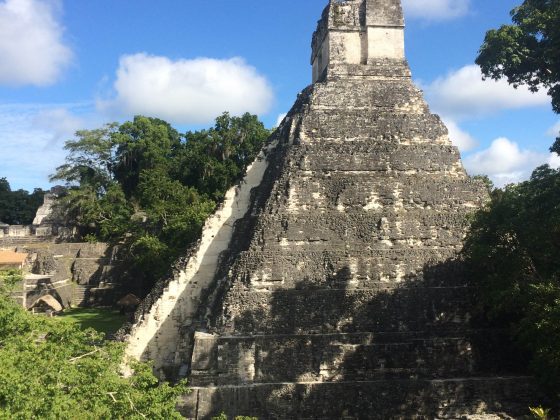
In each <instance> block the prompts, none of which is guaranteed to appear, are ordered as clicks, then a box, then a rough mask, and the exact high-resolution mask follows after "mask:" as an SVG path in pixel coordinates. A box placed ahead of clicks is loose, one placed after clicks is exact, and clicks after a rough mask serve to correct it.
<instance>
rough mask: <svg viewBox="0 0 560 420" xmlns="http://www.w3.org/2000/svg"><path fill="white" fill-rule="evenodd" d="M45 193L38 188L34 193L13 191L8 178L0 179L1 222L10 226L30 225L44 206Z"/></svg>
mask: <svg viewBox="0 0 560 420" xmlns="http://www.w3.org/2000/svg"><path fill="white" fill-rule="evenodd" d="M44 195H45V192H44V191H43V190H42V189H40V188H36V189H35V190H33V192H32V193H29V192H28V191H25V190H17V191H12V189H11V187H10V183H9V182H8V180H7V179H6V178H0V222H4V223H7V224H9V225H30V224H31V223H32V222H33V219H34V218H35V213H37V209H38V208H39V207H40V206H41V205H42V204H43V197H44Z"/></svg>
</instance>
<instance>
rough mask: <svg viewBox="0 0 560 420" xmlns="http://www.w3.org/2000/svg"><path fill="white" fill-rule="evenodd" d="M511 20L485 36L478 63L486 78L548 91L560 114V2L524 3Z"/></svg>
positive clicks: (551, 0)
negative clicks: (501, 79)
mask: <svg viewBox="0 0 560 420" xmlns="http://www.w3.org/2000/svg"><path fill="white" fill-rule="evenodd" d="M511 17H512V23H513V24H511V25H503V26H501V27H500V28H499V29H492V30H490V31H488V32H487V33H486V38H485V40H484V43H483V45H482V47H481V49H480V52H479V56H478V58H477V59H476V63H477V64H478V65H479V66H480V68H481V69H482V73H483V75H485V76H487V77H491V78H493V79H500V78H503V77H505V78H507V80H508V82H509V83H510V84H512V85H514V86H518V85H521V84H525V85H527V86H529V88H530V89H531V90H533V91H537V90H538V89H539V88H541V87H545V88H547V89H548V93H549V95H550V96H551V98H552V106H553V108H554V111H555V112H557V113H560V1H559V0H525V1H524V2H523V3H522V4H521V5H520V6H518V7H516V8H515V9H513V10H512V11H511Z"/></svg>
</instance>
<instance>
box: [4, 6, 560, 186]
mask: <svg viewBox="0 0 560 420" xmlns="http://www.w3.org/2000/svg"><path fill="white" fill-rule="evenodd" d="M520 1H521V0H500V1H498V0H491V1H487V0H486V1H485V0H403V4H404V7H405V14H406V20H407V29H406V50H407V57H408V59H409V62H410V65H411V68H412V72H413V77H414V79H415V81H416V82H417V83H418V84H419V85H420V86H421V87H422V89H424V91H425V93H426V97H427V100H428V102H429V103H430V106H431V108H432V110H434V111H435V112H437V113H439V114H440V115H442V117H443V118H444V120H445V121H446V123H447V124H448V126H449V128H450V132H451V136H452V140H453V141H454V143H455V144H457V145H458V146H459V147H460V149H461V150H462V155H463V161H464V164H465V166H466V167H467V169H468V171H469V172H470V173H472V174H475V173H486V174H488V175H490V176H491V177H492V179H493V180H494V181H495V182H496V183H497V184H498V185H503V184H505V183H507V182H512V181H518V180H521V179H525V178H527V177H528V176H529V175H530V172H531V170H532V169H533V168H534V167H535V166H537V165H539V164H542V163H546V162H549V163H551V164H554V165H558V164H559V163H560V159H558V157H557V156H552V155H551V154H550V153H549V152H548V147H549V146H550V145H551V144H552V142H553V140H554V137H555V136H554V134H555V133H557V132H558V131H560V124H559V122H560V118H559V116H558V115H555V114H553V113H552V111H551V107H550V100H549V98H548V97H547V96H546V95H545V94H544V93H539V94H536V95H533V94H529V93H528V92H527V91H526V90H524V89H518V90H514V89H513V88H511V87H509V86H508V85H507V84H506V83H503V82H502V83H494V82H491V81H486V82H482V81H481V80H480V74H479V71H478V69H477V68H476V67H475V66H474V65H473V62H474V59H475V57H476V53H477V50H478V48H479V46H480V44H481V42H482V40H483V38H484V34H485V31H486V30H488V29H490V28H493V27H497V26H499V25H500V24H503V23H508V22H509V21H510V19H509V11H510V10H511V9H512V8H513V7H515V6H516V5H517V4H519V3H520ZM326 3H327V0H284V1H271V0H267V1H263V0H235V1H234V0H203V1H200V0H198V1H194V0H160V1H157V2H155V1H153V0H95V1H91V0H0V156H1V159H0V177H3V176H5V177H7V178H8V180H9V181H10V183H11V185H12V188H14V189H16V188H25V189H32V188H33V187H48V186H49V183H48V179H47V178H48V175H49V174H50V173H52V172H53V170H54V169H55V167H56V166H57V165H59V164H60V163H62V162H63V160H64V151H63V150H62V146H63V144H64V141H65V140H67V139H69V138H71V136H72V133H73V132H74V131H75V130H77V129H81V128H95V127H98V126H100V125H102V124H103V123H106V122H110V121H125V120H127V119H130V118H132V117H133V116H134V115H135V114H138V113H141V114H145V115H149V116H158V117H161V118H163V119H166V120H168V121H169V122H171V123H172V124H173V125H174V126H175V127H177V128H178V129H180V130H181V131H185V130H187V129H191V128H200V127H207V126H209V125H211V124H212V120H213V118H214V117H215V116H217V115H218V114H220V113H221V112H222V111H225V110H229V111H231V112H232V113H234V114H239V113H241V112H243V111H250V112H253V113H256V114H258V115H259V116H260V117H261V118H262V119H263V120H264V121H265V123H266V124H267V125H268V126H274V125H275V124H276V122H277V120H278V117H279V115H281V114H283V113H285V112H287V111H288V109H289V108H290V107H291V105H292V104H293V102H294V100H295V98H296V95H297V93H298V92H299V91H300V90H302V89H303V88H304V87H305V86H306V85H307V84H309V83H310V78H311V67H310V64H309V56H310V42H311V35H312V32H313V30H314V29H315V25H316V22H317V20H318V18H319V16H320V14H321V11H322V9H323V7H324V6H325V5H326Z"/></svg>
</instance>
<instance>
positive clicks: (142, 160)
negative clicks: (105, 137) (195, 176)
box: [112, 116, 181, 196]
mask: <svg viewBox="0 0 560 420" xmlns="http://www.w3.org/2000/svg"><path fill="white" fill-rule="evenodd" d="M112 138H113V140H114V141H115V144H116V145H117V151H116V160H115V166H114V170H113V171H114V175H115V179H116V180H117V181H118V182H119V183H120V184H121V186H122V188H123V191H124V192H125V194H126V195H127V196H134V193H135V190H136V187H137V185H138V182H140V173H141V172H142V171H143V170H148V169H156V168H167V166H168V164H169V160H170V159H171V158H172V157H173V155H174V152H175V151H176V150H177V148H179V147H180V145H181V138H180V135H179V133H178V132H177V130H175V129H174V128H173V127H171V126H170V125H169V124H168V123H166V122H165V121H162V120H160V119H157V118H147V117H142V116H137V117H134V121H129V122H126V123H124V124H122V125H121V126H120V127H119V129H118V131H117V132H116V133H115V134H114V135H113V136H112Z"/></svg>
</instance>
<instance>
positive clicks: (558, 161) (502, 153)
mask: <svg viewBox="0 0 560 420" xmlns="http://www.w3.org/2000/svg"><path fill="white" fill-rule="evenodd" d="M545 163H548V164H550V165H551V166H554V167H558V166H560V158H558V156H557V155H556V154H550V153H538V152H534V151H531V150H527V149H521V148H520V147H519V145H518V144H517V143H515V142H513V141H511V140H509V139H507V138H505V137H500V138H497V139H496V140H494V141H493V142H492V144H491V145H490V147H489V148H488V149H485V150H482V151H480V152H477V153H474V154H472V155H470V156H468V157H467V158H466V159H464V164H465V168H466V169H467V171H468V172H469V174H471V175H488V176H489V177H490V178H491V179H492V181H493V182H494V184H495V185H496V186H498V187H502V186H504V185H506V184H510V183H514V182H520V181H524V180H526V179H528V178H529V176H530V175H531V173H532V172H533V170H534V169H535V168H536V167H537V166H539V165H543V164H545Z"/></svg>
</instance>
